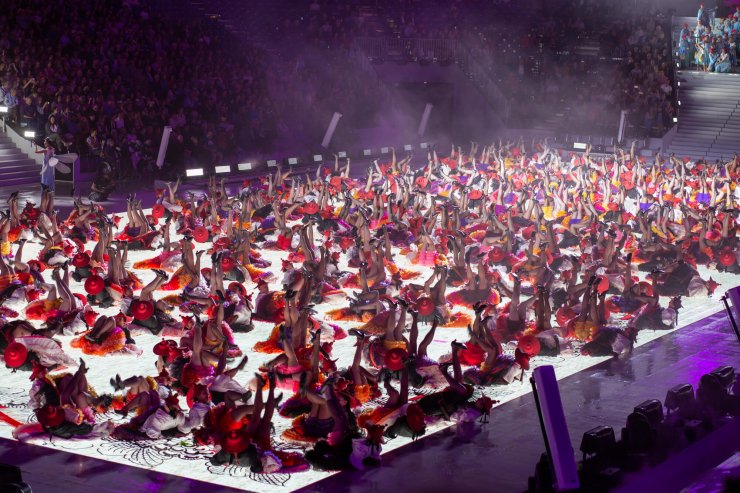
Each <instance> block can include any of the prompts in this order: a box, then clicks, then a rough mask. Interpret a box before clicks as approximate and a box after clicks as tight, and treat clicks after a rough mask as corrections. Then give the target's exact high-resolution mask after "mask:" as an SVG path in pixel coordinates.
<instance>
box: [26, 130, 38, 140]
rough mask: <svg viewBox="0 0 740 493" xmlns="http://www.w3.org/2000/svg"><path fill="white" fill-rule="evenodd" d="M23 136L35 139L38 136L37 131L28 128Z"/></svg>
mask: <svg viewBox="0 0 740 493" xmlns="http://www.w3.org/2000/svg"><path fill="white" fill-rule="evenodd" d="M23 136H24V137H25V138H27V139H34V138H36V132H34V131H33V130H26V131H25V132H23Z"/></svg>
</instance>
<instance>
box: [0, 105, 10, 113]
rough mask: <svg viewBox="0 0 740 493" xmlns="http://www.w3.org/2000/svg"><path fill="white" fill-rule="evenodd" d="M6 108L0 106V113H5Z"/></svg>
mask: <svg viewBox="0 0 740 493" xmlns="http://www.w3.org/2000/svg"><path fill="white" fill-rule="evenodd" d="M7 112H8V107H7V106H0V113H7Z"/></svg>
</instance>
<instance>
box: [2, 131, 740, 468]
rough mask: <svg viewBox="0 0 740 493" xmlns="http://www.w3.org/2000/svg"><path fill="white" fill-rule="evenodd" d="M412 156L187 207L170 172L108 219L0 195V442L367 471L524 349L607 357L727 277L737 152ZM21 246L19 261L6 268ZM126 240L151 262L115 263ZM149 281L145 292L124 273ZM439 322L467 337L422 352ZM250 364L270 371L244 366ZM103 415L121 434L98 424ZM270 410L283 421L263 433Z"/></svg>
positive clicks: (672, 321)
mask: <svg viewBox="0 0 740 493" xmlns="http://www.w3.org/2000/svg"><path fill="white" fill-rule="evenodd" d="M427 157H428V159H427V162H426V163H425V164H424V163H419V164H417V166H418V167H415V166H414V165H413V163H412V158H411V157H410V156H409V157H406V158H404V159H396V156H395V154H394V155H393V158H392V161H390V162H385V163H378V162H376V163H374V166H372V167H371V168H370V169H368V171H367V174H366V176H365V177H364V178H362V179H353V178H351V177H350V163H349V160H348V161H347V162H346V163H340V162H339V159H337V160H336V161H335V163H334V165H333V166H331V165H328V166H326V167H319V169H318V170H317V172H316V174H315V176H305V177H298V176H293V174H292V173H291V172H283V170H280V169H278V170H277V172H275V173H274V175H271V176H265V177H263V178H257V179H254V180H251V181H247V182H245V183H244V184H243V187H242V189H241V190H240V193H239V194H238V195H237V196H229V195H228V194H227V193H226V190H225V188H224V185H223V183H218V182H217V181H216V180H215V179H213V178H212V179H211V180H210V183H209V187H208V190H207V193H206V194H205V195H198V196H196V195H193V194H192V193H191V194H179V193H178V188H179V187H180V183H179V181H178V182H176V183H170V184H168V185H167V189H165V190H161V191H158V198H157V201H156V204H147V205H148V206H153V207H152V209H151V213H150V214H147V213H146V212H145V210H144V209H143V208H142V204H141V203H140V202H139V201H138V200H137V199H136V197H130V198H129V200H128V210H127V222H125V223H124V224H119V222H118V218H115V217H112V216H109V215H106V214H105V213H104V211H103V210H102V208H101V207H100V206H99V205H98V204H92V203H91V204H87V203H84V202H83V201H81V200H77V201H76V203H75V206H74V210H73V211H72V213H71V214H70V215H69V217H67V218H66V219H65V218H61V217H59V215H58V214H57V211H56V210H55V207H54V194H53V192H49V191H45V192H44V195H43V198H42V200H41V203H40V205H35V204H32V203H27V204H25V206H22V205H21V204H19V203H18V197H17V196H16V195H13V196H11V197H10V198H9V199H8V201H7V202H8V206H9V209H8V212H7V214H5V213H3V214H2V217H0V250H1V253H2V261H1V262H0V276H2V277H0V284H1V286H0V290H1V291H0V292H1V294H0V311H1V313H2V322H1V326H0V332H1V337H0V352H2V354H3V356H4V361H5V364H6V366H7V367H9V368H14V369H16V370H27V371H28V372H29V375H30V377H29V378H30V379H31V380H32V382H33V384H32V388H31V392H30V401H29V405H30V407H31V408H32V409H33V410H34V411H35V413H36V416H37V418H38V424H33V425H21V426H18V428H17V429H16V436H18V437H24V436H28V435H31V434H33V433H36V432H39V431H43V432H45V433H51V434H53V435H57V436H61V437H71V436H79V435H87V434H90V433H93V432H100V433H112V434H113V435H114V436H116V437H119V438H121V439H124V440H135V439H159V438H160V437H162V436H186V435H187V436H191V437H192V438H193V440H194V441H195V443H198V444H203V445H211V446H212V447H213V450H214V455H213V457H212V458H211V461H212V462H213V463H214V464H236V465H238V466H243V467H249V468H250V469H251V471H252V472H262V473H272V472H275V471H282V472H285V471H293V472H295V471H300V470H304V469H306V468H308V467H309V466H313V467H316V468H319V469H331V470H334V469H341V468H348V467H363V465H368V464H377V463H378V461H379V452H380V447H381V444H382V443H384V441H385V440H388V439H392V438H395V437H397V436H399V435H401V436H406V437H412V438H414V437H417V436H420V435H422V434H424V433H425V430H426V428H427V426H429V425H430V424H431V423H434V422H435V421H436V420H457V421H458V422H460V423H471V422H473V421H474V420H476V419H479V418H480V419H481V420H482V421H485V419H486V417H487V415H488V413H489V411H490V409H491V406H492V404H493V402H492V401H491V399H489V398H487V397H485V396H484V395H482V394H481V393H480V392H478V391H477V389H479V388H480V387H481V386H490V385H505V384H508V383H511V382H512V381H514V380H517V379H521V378H522V377H523V375H524V371H525V370H527V369H529V366H530V359H531V358H536V357H537V356H539V355H545V356H553V355H557V354H559V353H560V352H561V351H564V350H569V351H573V350H577V351H580V352H581V353H582V354H584V355H602V356H603V355H619V354H622V353H624V352H627V351H629V350H630V349H631V347H632V345H633V343H634V342H635V341H636V339H637V338H638V337H639V332H640V331H641V330H643V329H671V328H673V327H675V326H676V324H677V318H678V314H679V310H680V308H681V299H682V298H683V297H686V296H707V295H711V294H712V293H713V291H714V290H715V289H716V287H717V283H716V282H714V281H713V280H712V279H711V278H710V277H709V276H708V275H707V270H706V269H716V270H719V271H727V272H731V273H735V274H737V273H740V266H739V264H738V260H739V255H738V248H737V246H738V245H737V209H736V207H737V203H738V194H740V188H738V187H737V184H738V178H739V177H740V159H739V158H737V157H735V158H734V159H733V160H732V161H730V162H724V163H715V164H711V163H706V162H694V161H690V160H688V159H683V160H682V159H677V158H675V157H674V156H670V157H663V156H660V155H658V156H657V157H655V158H650V159H648V160H646V159H644V158H641V157H637V156H635V153H634V146H633V148H632V149H630V150H624V151H623V150H618V152H617V154H614V155H611V156H596V155H592V154H590V153H589V152H588V151H587V152H585V153H579V154H572V153H571V154H568V153H562V152H557V151H555V150H553V149H550V148H549V147H548V145H547V143H546V142H545V143H542V144H538V145H536V146H534V147H532V148H529V149H525V146H524V145H523V143H521V142H519V143H508V144H503V143H499V144H498V145H495V144H494V145H491V146H486V147H479V146H478V145H476V144H473V145H472V146H471V149H470V150H468V152H467V153H466V152H463V150H462V149H460V148H453V149H452V151H451V153H450V155H449V156H448V157H445V158H439V157H438V156H437V153H436V152H432V153H430V154H429V155H428V156H427ZM181 195H182V196H181ZM119 226H120V227H119ZM175 238H176V239H175ZM31 241H33V242H38V243H41V244H42V245H43V247H42V249H41V252H40V254H39V255H38V258H33V259H31V258H24V251H23V250H24V244H25V243H26V242H31ZM88 246H90V247H91V249H87V247H88ZM135 249H136V250H147V251H151V252H152V254H151V258H149V259H147V260H144V261H139V262H135V263H134V264H133V265H132V266H130V265H129V264H130V262H129V261H128V258H127V257H128V254H129V252H130V251H132V250H135ZM268 250H278V251H280V252H282V265H280V266H277V265H272V266H270V265H269V262H268V261H266V260H265V258H264V256H263V255H262V253H261V252H265V251H268ZM204 256H205V259H207V258H208V257H210V259H211V261H210V262H204ZM403 258H405V260H403V261H401V259H403ZM202 263H203V264H204V265H210V267H205V266H204V265H202ZM399 263H401V264H402V265H404V266H406V267H409V268H407V269H402V268H399V266H398V264H399ZM700 266H704V268H701V269H702V270H701V271H700ZM131 267H133V269H131ZM270 267H271V268H272V271H270V270H269V268H270ZM145 269H148V270H151V271H153V272H154V274H155V276H154V280H153V281H151V282H150V283H148V284H146V285H144V284H143V283H142V282H141V280H140V279H139V278H138V277H137V276H136V274H135V272H137V271H138V272H141V271H142V270H145ZM701 272H704V275H702V273H701ZM280 276H282V289H280V290H273V289H271V288H270V285H271V284H272V285H273V286H278V285H279V284H280V282H279V281H280V279H279V277H280ZM70 279H74V280H75V281H76V282H77V283H82V285H83V286H84V290H85V292H84V293H83V292H74V291H73V290H72V288H71V285H70ZM77 285H79V284H77ZM349 293H351V295H349ZM338 299H339V300H345V299H346V300H347V302H346V305H344V306H343V307H342V308H340V309H336V306H337V300H338ZM329 302H332V308H335V309H332V310H321V309H319V307H320V306H321V305H322V304H323V303H329ZM103 312H106V313H109V314H110V313H115V315H112V316H109V315H105V314H103ZM256 320H259V321H263V322H269V323H270V324H271V325H273V326H274V328H273V329H272V331H271V332H270V333H265V334H263V336H264V337H260V339H261V341H260V342H259V343H257V344H256V345H255V346H254V347H249V348H245V347H239V346H238V345H237V344H236V343H235V340H234V333H235V332H248V331H252V330H258V329H254V327H255V325H254V321H256ZM340 320H342V321H344V322H342V325H343V326H344V327H345V328H348V327H350V326H351V327H353V328H351V329H349V330H345V329H343V328H341V327H340V326H338V325H337V324H336V323H335V322H337V321H340ZM350 322H352V323H350ZM446 327H456V329H455V330H457V331H460V333H461V334H467V335H466V336H461V337H460V338H459V339H460V340H455V341H453V342H452V343H451V345H450V347H449V348H448V349H446V350H443V351H441V352H440V351H436V354H442V353H444V356H442V357H440V358H436V359H435V358H433V357H432V356H431V354H432V353H430V350H429V349H430V347H432V346H433V345H438V344H440V343H438V342H437V343H435V334H436V333H438V332H439V331H440V330H446V329H445V328H446ZM466 329H467V332H466ZM142 331H149V332H151V333H152V334H155V335H160V336H163V337H162V340H161V342H159V343H158V344H156V346H154V348H153V351H154V354H156V356H157V363H156V368H151V369H150V370H151V371H150V372H149V373H148V374H145V375H116V377H115V378H113V379H111V381H110V385H111V388H108V389H100V388H98V389H93V388H92V387H91V386H90V385H89V384H88V381H87V378H86V373H87V371H88V365H89V367H90V368H94V367H95V365H103V364H105V360H104V356H105V355H107V354H110V353H114V352H130V353H132V354H133V355H134V357H135V356H136V355H137V354H141V351H142V349H141V348H138V347H137V346H136V341H135V339H136V336H137V334H141V333H142ZM60 335H63V336H71V337H73V338H71V342H70V344H71V346H72V347H74V348H78V349H80V350H81V351H82V352H83V353H84V354H85V355H88V356H87V357H86V361H80V362H79V363H77V362H75V361H72V360H71V358H70V357H69V356H68V355H67V354H66V353H65V351H64V347H63V346H62V344H61V343H59V342H58V339H55V337H57V336H60ZM346 337H351V338H354V339H355V352H354V357H353V359H352V361H351V364H350V362H349V361H348V362H347V364H349V365H350V366H348V367H338V366H337V362H338V361H337V358H335V357H334V356H333V354H332V346H333V344H334V341H336V340H339V339H342V338H346ZM463 339H466V340H463ZM504 347H508V348H515V351H514V353H513V355H512V354H511V351H506V352H505V351H504ZM258 352H261V353H269V354H271V355H272V356H271V358H272V359H269V360H268V361H267V362H266V363H265V364H264V365H262V366H261V367H260V368H259V371H258V373H256V374H254V375H242V374H240V373H239V372H240V371H241V370H243V369H244V368H245V365H246V364H247V361H248V358H249V356H250V355H254V354H255V353H258ZM75 367H77V369H76V371H74V372H72V371H73V370H74V368H75ZM410 389H411V392H410ZM106 412H116V413H118V414H120V415H122V416H127V417H130V420H129V421H128V422H127V423H126V424H124V425H120V426H116V427H114V426H113V425H111V424H110V423H109V422H103V420H102V419H101V418H100V415H101V413H106ZM276 412H277V413H279V414H280V415H281V416H284V417H288V418H291V419H292V425H291V426H290V427H289V428H287V429H284V430H282V431H280V433H279V434H280V437H279V438H278V437H276V436H274V435H275V434H276V432H275V431H274V430H275V428H274V426H273V417H274V416H275V413H276ZM280 441H283V442H290V443H292V444H300V445H303V446H304V449H303V450H304V453H298V452H295V451H292V452H286V451H285V450H286V449H285V448H280V447H276V446H275V444H276V443H279V442H280ZM293 450H295V449H293Z"/></svg>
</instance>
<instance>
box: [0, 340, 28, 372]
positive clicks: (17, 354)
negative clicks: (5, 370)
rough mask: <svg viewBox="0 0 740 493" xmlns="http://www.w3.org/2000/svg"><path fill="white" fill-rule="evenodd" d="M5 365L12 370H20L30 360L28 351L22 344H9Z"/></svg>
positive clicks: (6, 349) (5, 354)
mask: <svg viewBox="0 0 740 493" xmlns="http://www.w3.org/2000/svg"><path fill="white" fill-rule="evenodd" d="M3 357H4V358H5V364H6V365H7V366H8V367H10V368H20V367H21V366H23V363H25V362H26V358H28V349H26V346H24V345H23V344H21V343H20V342H16V341H13V342H11V343H10V344H8V347H7V348H5V353H4V354H3Z"/></svg>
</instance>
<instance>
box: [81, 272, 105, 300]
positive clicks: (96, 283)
mask: <svg viewBox="0 0 740 493" xmlns="http://www.w3.org/2000/svg"><path fill="white" fill-rule="evenodd" d="M103 289H105V280H104V279H103V278H102V277H100V276H99V275H97V274H94V275H92V276H90V277H88V278H87V279H86V280H85V291H87V294H91V295H93V296H95V295H96V294H98V293H100V292H101V291H102V290H103Z"/></svg>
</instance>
